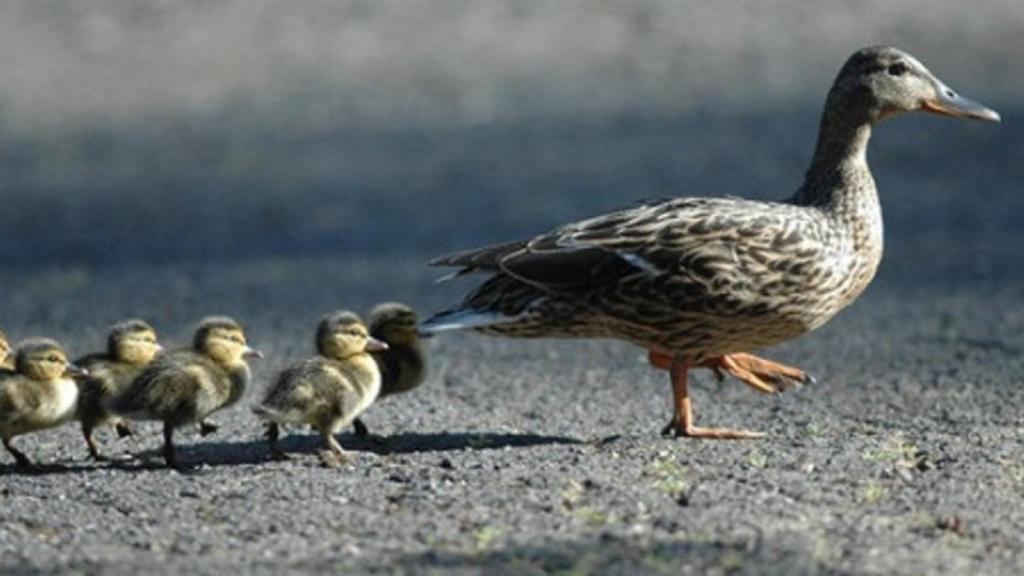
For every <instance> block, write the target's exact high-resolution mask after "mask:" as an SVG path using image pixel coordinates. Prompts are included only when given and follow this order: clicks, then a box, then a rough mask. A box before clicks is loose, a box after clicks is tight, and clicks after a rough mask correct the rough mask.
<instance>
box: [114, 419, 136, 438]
mask: <svg viewBox="0 0 1024 576" xmlns="http://www.w3.org/2000/svg"><path fill="white" fill-rule="evenodd" d="M114 430H116V431H117V437H118V438H127V437H129V436H133V435H135V432H133V431H132V429H131V427H130V426H128V425H127V424H125V423H124V422H118V423H117V424H114Z"/></svg>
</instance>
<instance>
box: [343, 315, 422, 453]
mask: <svg viewBox="0 0 1024 576" xmlns="http://www.w3.org/2000/svg"><path fill="white" fill-rule="evenodd" d="M418 328H419V317H418V316H417V315H416V311H415V310H413V309H412V308H410V307H409V306H406V305H405V304H401V303H398V302H385V303H383V304H378V305H377V306H375V307H374V308H373V310H371V311H370V336H373V337H374V338H376V339H378V340H380V341H382V342H384V343H385V344H387V345H388V349H387V350H384V351H381V352H374V353H373V358H374V360H376V361H377V366H379V367H380V375H381V382H380V397H381V398H383V397H385V396H390V395H391V394H401V393H404V392H408V391H410V390H412V389H414V388H416V387H418V386H419V385H420V384H422V383H423V381H424V380H425V379H426V377H427V355H426V352H425V351H424V349H423V343H422V342H421V340H420V335H419V332H418ZM352 426H353V428H354V429H355V433H356V435H357V436H367V435H369V429H367V427H366V424H364V423H363V421H362V420H361V419H359V418H356V419H355V420H353V421H352Z"/></svg>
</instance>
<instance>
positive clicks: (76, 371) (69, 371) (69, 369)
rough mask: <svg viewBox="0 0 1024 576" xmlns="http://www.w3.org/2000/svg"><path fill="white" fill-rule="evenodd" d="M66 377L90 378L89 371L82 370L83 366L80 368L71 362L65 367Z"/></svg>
mask: <svg viewBox="0 0 1024 576" xmlns="http://www.w3.org/2000/svg"><path fill="white" fill-rule="evenodd" d="M64 375H65V376H88V375H89V371H88V370H86V369H85V368H82V367H81V366H78V365H77V364H72V363H71V362H68V363H67V364H65V365H64Z"/></svg>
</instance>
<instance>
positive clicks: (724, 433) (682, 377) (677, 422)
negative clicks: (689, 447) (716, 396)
mask: <svg viewBox="0 0 1024 576" xmlns="http://www.w3.org/2000/svg"><path fill="white" fill-rule="evenodd" d="M652 357H653V353H652ZM689 370H690V365H689V364H688V363H687V362H686V361H685V360H683V359H682V358H681V357H676V358H674V359H673V360H672V364H671V366H670V368H669V374H670V375H671V377H672V394H673V398H674V401H675V402H674V403H675V416H674V417H673V418H672V421H670V422H669V423H668V425H667V426H665V427H664V428H662V430H661V434H662V436H673V437H675V438H679V437H688V438H715V439H722V440H748V439H754V438H762V437H764V434H762V433H760V432H754V431H751V430H733V429H729V428H700V427H698V426H695V425H694V424H693V404H692V403H691V401H690V391H689V388H688V372H689Z"/></svg>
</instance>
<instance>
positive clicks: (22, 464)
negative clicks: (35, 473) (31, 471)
mask: <svg viewBox="0 0 1024 576" xmlns="http://www.w3.org/2000/svg"><path fill="white" fill-rule="evenodd" d="M3 442H4V448H7V451H8V452H10V453H11V456H14V461H15V463H16V465H17V467H18V468H30V467H32V461H31V460H29V459H28V456H25V454H23V453H22V452H21V450H18V449H17V448H15V447H14V446H11V439H10V438H4V439H3Z"/></svg>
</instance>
